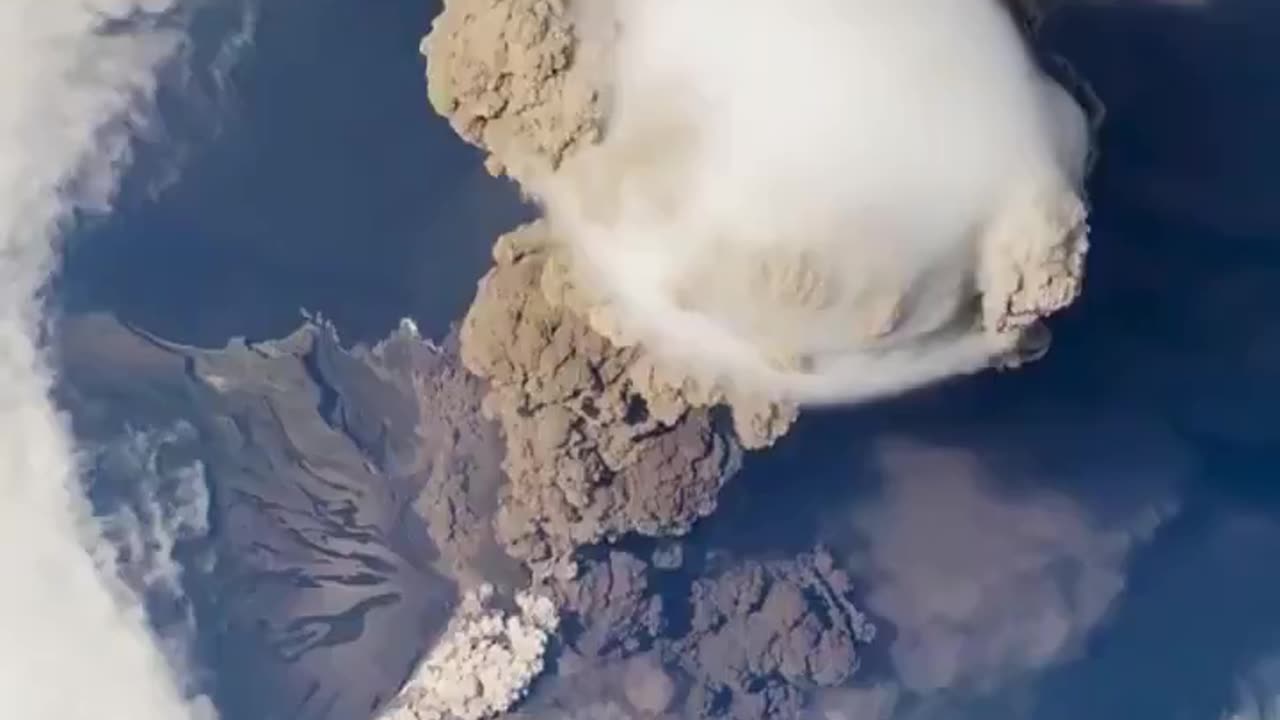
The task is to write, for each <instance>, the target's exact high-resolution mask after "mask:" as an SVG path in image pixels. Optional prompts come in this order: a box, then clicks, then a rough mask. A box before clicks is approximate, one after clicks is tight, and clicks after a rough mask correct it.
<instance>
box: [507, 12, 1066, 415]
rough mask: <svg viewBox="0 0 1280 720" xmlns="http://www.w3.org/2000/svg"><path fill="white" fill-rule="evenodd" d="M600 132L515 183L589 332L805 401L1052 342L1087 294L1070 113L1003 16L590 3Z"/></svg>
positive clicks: (881, 387)
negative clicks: (530, 198) (564, 250)
mask: <svg viewBox="0 0 1280 720" xmlns="http://www.w3.org/2000/svg"><path fill="white" fill-rule="evenodd" d="M575 7H576V8H577V10H576V12H578V13H579V15H580V16H581V17H579V19H578V20H577V22H576V25H577V30H578V33H579V36H580V38H579V39H580V42H581V45H582V48H581V53H584V54H585V53H592V52H596V51H598V55H599V57H601V58H605V59H606V60H603V61H602V63H601V66H602V67H604V68H605V69H603V70H601V71H600V72H601V76H600V77H598V78H596V80H595V84H596V85H597V86H598V87H600V88H603V95H602V102H603V104H604V113H605V117H606V127H605V130H604V135H603V140H602V141H601V142H600V143H599V144H596V145H594V146H589V147H586V148H584V149H582V150H581V151H580V152H578V153H576V154H575V155H573V156H572V157H571V158H569V159H568V160H567V161H566V162H565V163H564V164H563V165H561V167H560V168H559V169H558V170H556V171H554V172H544V173H540V174H539V176H538V177H536V178H535V179H533V180H532V181H531V182H529V181H528V178H525V180H526V182H525V184H526V186H527V189H529V190H531V191H532V193H533V194H534V195H535V196H537V197H538V198H539V199H540V200H541V201H542V203H543V204H544V205H545V207H546V210H547V214H548V217H549V218H550V220H551V221H552V223H553V226H554V228H555V230H556V232H557V233H558V234H559V235H560V236H561V237H562V238H564V239H566V240H567V241H568V243H569V245H570V247H571V249H572V251H573V254H574V257H575V262H574V264H575V266H576V268H577V270H578V272H579V280H580V281H581V283H582V284H583V285H584V289H585V290H586V291H587V292H588V293H589V294H593V295H594V297H595V301H596V303H597V309H596V311H595V316H596V318H597V322H596V323H593V324H596V325H599V326H604V327H609V328H612V329H611V330H610V331H607V332H608V334H609V335H611V336H612V337H613V338H614V339H615V340H621V341H623V342H638V343H640V344H644V345H646V346H648V347H650V348H651V349H653V350H654V351H655V352H657V353H658V354H660V355H663V356H665V357H666V358H667V359H668V360H671V361H676V362H678V363H680V364H681V365H683V366H684V367H686V368H689V369H690V370H692V371H693V372H694V373H695V374H696V375H700V376H702V377H709V378H710V379H712V380H714V381H717V382H721V383H724V384H728V385H735V386H739V387H744V386H745V387H746V388H747V389H750V390H753V391H763V392H764V393H765V394H767V395H770V396H774V397H779V396H780V397H785V398H787V399H794V400H801V401H807V402H842V401H855V400H860V399H866V398H870V397H874V396H877V395H882V394H886V393H892V392H895V391H899V390H902V389H905V388H908V387H911V386H915V385H919V384H922V383H927V382H930V381H933V380H937V379H939V378H942V377H945V376H948V375H951V374H955V373H962V372H969V371H974V370H978V369H981V368H984V367H989V366H992V365H1002V364H1010V363H1012V364H1017V363H1018V362H1020V361H1022V360H1025V359H1027V358H1028V357H1031V356H1034V355H1038V354H1039V353H1040V352H1042V351H1043V350H1044V348H1045V344H1046V342H1047V331H1045V330H1044V328H1043V326H1042V325H1041V324H1040V322H1039V320H1040V318H1042V317H1043V316H1045V315H1047V314H1049V313H1051V312H1053V311H1055V310H1058V309H1060V308H1062V307H1064V306H1066V305H1067V304H1069V303H1070V302H1071V301H1072V300H1074V298H1075V297H1076V295H1077V294H1078V292H1079V289H1080V283H1081V280H1082V272H1083V256H1084V252H1085V250H1086V238H1085V231H1086V228H1085V210H1084V205H1083V202H1082V200H1081V198H1080V183H1081V177H1082V175H1083V172H1084V164H1085V157H1086V154H1087V148H1088V132H1087V126H1086V121H1085V116H1084V113H1083V111H1082V110H1081V108H1080V107H1079V106H1078V105H1077V104H1076V102H1075V101H1074V100H1073V99H1072V98H1071V97H1070V95H1069V94H1068V93H1067V92H1066V91H1065V90H1063V88H1061V87H1060V86H1059V85H1058V84H1056V83H1055V82H1053V81H1052V80H1050V79H1049V78H1047V77H1046V76H1044V75H1043V74H1042V73H1041V72H1040V70H1039V69H1038V68H1037V67H1036V65H1035V63H1034V61H1033V59H1032V58H1031V57H1030V55H1029V54H1028V51H1027V49H1026V48H1025V46H1024V42H1023V39H1022V37H1021V35H1020V33H1019V31H1018V29H1017V27H1016V25H1015V23H1014V22H1013V20H1012V18H1011V17H1010V16H1009V13H1008V12H1007V10H1006V8H1005V7H1004V6H1003V5H1002V4H1000V3H998V2H996V0H787V1H785V2H784V1H783V0H697V1H696V2H690V1H688V0H625V1H622V2H613V3H580V4H578V5H576V6H575Z"/></svg>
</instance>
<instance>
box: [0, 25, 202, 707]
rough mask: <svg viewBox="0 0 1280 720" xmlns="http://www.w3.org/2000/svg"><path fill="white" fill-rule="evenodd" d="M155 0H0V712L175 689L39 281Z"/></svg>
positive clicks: (124, 92)
mask: <svg viewBox="0 0 1280 720" xmlns="http://www.w3.org/2000/svg"><path fill="white" fill-rule="evenodd" d="M169 10H171V8H170V2H169V1H168V0H5V1H4V2H3V3H0V48H4V50H3V52H4V53H5V58H4V62H3V63H0V428H2V429H3V432H0V575H2V576H3V577H4V589H3V591H0V638H2V640H0V717H4V718H13V719H14V720H48V719H50V718H61V719H62V720H90V719H92V720H102V719H103V718H130V719H131V720H150V719H152V718H154V719H155V720H181V719H182V718H192V717H205V716H207V715H208V714H211V713H210V711H209V710H208V708H207V707H205V706H204V705H201V704H193V703H190V702H188V701H187V700H185V699H184V698H183V697H182V696H181V693H180V692H179V690H178V689H177V687H178V685H177V684H176V683H175V679H174V678H173V677H172V671H171V670H170V669H169V668H168V666H167V665H166V664H165V661H164V659H163V656H162V654H161V652H159V651H158V650H157V648H156V646H155V644H154V641H153V638H152V637H151V634H150V632H149V631H148V630H147V626H146V620H145V617H144V616H143V613H142V610H141V608H140V607H139V606H138V604H137V602H136V600H135V599H133V598H132V597H131V596H130V595H129V593H128V592H127V591H125V589H124V586H123V585H122V584H121V583H119V582H118V581H117V580H116V579H115V577H114V574H113V571H112V568H111V567H110V565H111V562H110V559H109V558H108V557H107V556H106V554H105V553H103V552H98V555H100V556H101V557H94V556H93V555H92V554H91V549H96V550H101V548H102V547H103V546H102V544H101V541H100V539H99V535H98V532H97V529H96V528H95V527H94V524H93V523H92V520H91V517H90V514H89V509H88V503H87V502H86V500H85V498H84V496H83V493H82V490H81V486H80V483H79V481H78V472H77V459H76V456H75V453H74V449H73V447H72V442H71V439H70V436H69V431H68V428H67V427H66V424H65V422H64V418H62V417H61V416H60V415H59V413H58V412H57V410H56V408H55V407H54V405H53V404H52V402H51V401H50V397H49V392H50V389H51V385H52V374H51V372H50V369H49V366H48V364H47V359H46V357H45V354H44V352H43V349H42V345H41V342H40V338H41V337H42V335H43V333H44V332H45V327H44V322H43V320H42V314H43V313H42V311H43V308H42V302H41V298H40V293H41V292H42V288H43V287H44V284H45V283H46V281H47V279H48V276H49V273H50V272H51V271H52V269H53V267H54V264H55V262H56V250H55V247H56V245H57V243H58V242H59V235H60V231H61V230H63V229H64V228H65V227H66V225H67V223H68V222H69V221H70V219H71V216H72V214H73V213H75V212H77V211H78V210H90V211H93V210H102V209H106V208H107V206H108V205H109V202H110V200H111V196H112V193H113V189H114V187H115V184H116V180H117V175H118V173H119V170H120V168H121V166H122V164H124V163H125V162H126V161H127V159H128V154H129V153H128V142H129V134H130V132H131V131H132V130H134V129H136V127H137V121H138V120H139V117H140V116H139V114H138V113H140V112H142V111H143V110H145V108H146V106H147V104H148V103H149V101H150V99H151V97H152V94H153V91H154V82H155V80H154V78H155V71H156V70H157V68H158V67H159V66H160V65H161V64H162V63H164V62H165V61H166V60H167V59H168V58H170V57H172V56H173V54H174V53H175V52H176V51H177V50H178V49H179V48H180V47H181V41H182V37H181V35H180V34H179V33H176V32H174V31H171V30H169V29H166V27H165V26H166V21H167V17H166V14H167V12H168V11H169Z"/></svg>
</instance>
